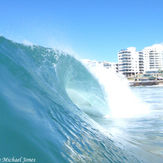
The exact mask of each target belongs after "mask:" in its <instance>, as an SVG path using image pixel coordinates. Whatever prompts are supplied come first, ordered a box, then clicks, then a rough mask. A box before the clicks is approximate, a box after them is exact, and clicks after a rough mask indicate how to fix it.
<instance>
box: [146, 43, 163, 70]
mask: <svg viewBox="0 0 163 163" xmlns="http://www.w3.org/2000/svg"><path fill="white" fill-rule="evenodd" d="M143 55H144V72H146V71H159V70H163V45H160V44H157V45H153V46H151V47H146V48H144V49H143Z"/></svg>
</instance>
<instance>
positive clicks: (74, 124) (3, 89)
mask: <svg viewBox="0 0 163 163" xmlns="http://www.w3.org/2000/svg"><path fill="white" fill-rule="evenodd" d="M106 114H109V107H108V105H107V101H106V99H105V92H104V90H103V88H102V87H101V85H100V84H99V82H98V80H97V79H96V78H95V77H94V76H93V75H92V74H91V73H90V72H89V70H88V69H87V68H86V67H85V66H83V65H82V63H80V61H78V60H77V59H75V58H74V57H72V56H70V55H68V54H66V53H64V52H61V51H57V50H53V49H50V48H44V47H41V46H34V45H33V46H26V45H23V44H19V43H15V42H13V41H10V40H7V39H6V38H4V37H0V130H1V132H0V146H1V148H0V155H1V157H10V158H11V157H15V158H20V157H26V158H35V159H36V162H38V163H62V162H72V163H74V162H75V163H76V162H82V163H85V162H86V163H89V162H93V163H105V162H106V163H108V162H139V160H138V159H137V158H136V157H135V156H134V155H133V154H131V153H130V152H129V151H126V150H125V148H124V146H123V145H122V144H121V145H118V142H117V141H115V139H114V138H113V137H112V135H111V134H109V133H107V132H105V131H104V129H102V127H101V126H100V123H98V121H97V119H99V118H101V119H102V118H103V117H104V115H106Z"/></svg>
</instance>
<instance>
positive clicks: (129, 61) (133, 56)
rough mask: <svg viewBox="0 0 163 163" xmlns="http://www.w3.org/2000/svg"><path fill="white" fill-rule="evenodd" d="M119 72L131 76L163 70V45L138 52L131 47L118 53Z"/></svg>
mask: <svg viewBox="0 0 163 163" xmlns="http://www.w3.org/2000/svg"><path fill="white" fill-rule="evenodd" d="M118 64H119V72H120V73H122V74H124V75H126V76H127V77H129V76H134V75H136V74H142V73H146V72H154V71H155V72H157V71H159V70H163V45H160V44H157V45H153V46H150V47H146V48H144V49H143V50H142V51H136V48H134V47H130V48H127V49H125V50H121V51H120V52H119V53H118Z"/></svg>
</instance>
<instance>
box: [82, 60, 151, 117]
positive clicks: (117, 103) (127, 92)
mask: <svg viewBox="0 0 163 163" xmlns="http://www.w3.org/2000/svg"><path fill="white" fill-rule="evenodd" d="M83 63H84V64H85V65H86V66H87V67H88V69H89V70H90V72H91V73H92V74H94V75H95V76H96V78H97V80H98V81H99V83H100V84H101V87H103V89H104V90H105V95H106V98H107V103H108V106H109V108H108V110H109V114H108V115H105V117H108V118H109V117H110V118H111V117H112V118H131V117H137V116H143V115H146V114H148V113H149V106H148V105H147V104H146V103H144V102H142V101H141V100H140V98H138V97H136V95H135V94H133V92H132V91H131V89H130V88H129V84H128V81H127V79H125V78H124V77H123V76H122V75H121V74H118V73H116V72H115V71H114V70H113V69H107V68H105V67H104V66H103V65H102V64H100V63H98V62H93V63H92V62H89V61H87V60H83Z"/></svg>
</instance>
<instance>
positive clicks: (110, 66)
mask: <svg viewBox="0 0 163 163" xmlns="http://www.w3.org/2000/svg"><path fill="white" fill-rule="evenodd" d="M102 63H103V66H104V67H105V68H107V69H110V70H113V71H114V72H116V73H118V63H114V62H107V61H103V62H102Z"/></svg>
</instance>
